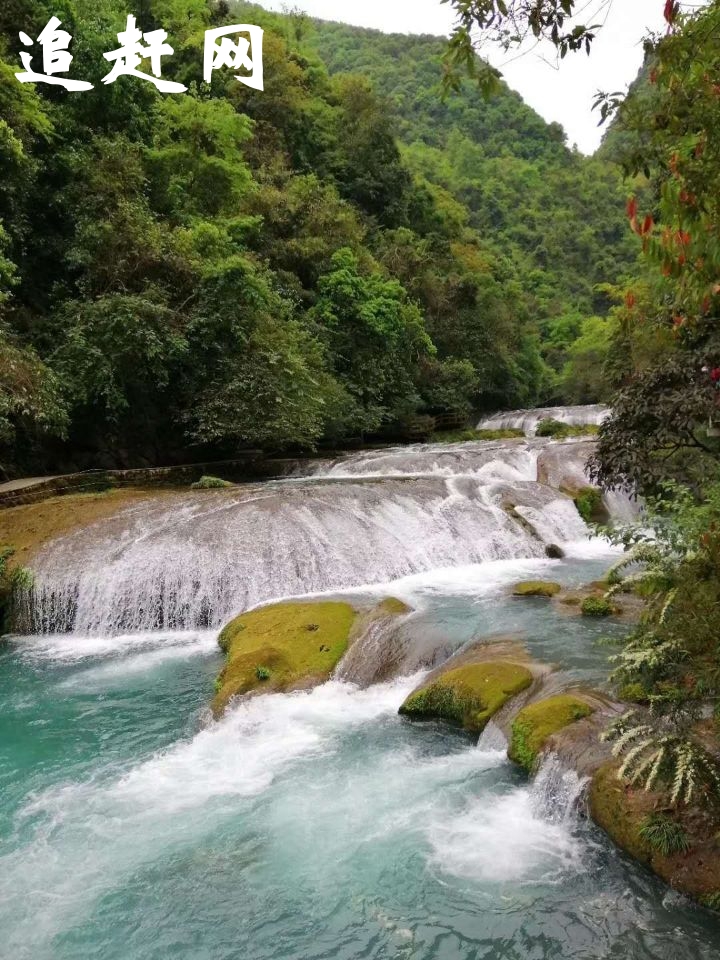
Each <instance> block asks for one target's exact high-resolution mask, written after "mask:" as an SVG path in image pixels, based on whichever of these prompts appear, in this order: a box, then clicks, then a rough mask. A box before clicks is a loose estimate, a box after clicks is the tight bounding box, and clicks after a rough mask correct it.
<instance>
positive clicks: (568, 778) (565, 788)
mask: <svg viewBox="0 0 720 960" xmlns="http://www.w3.org/2000/svg"><path fill="white" fill-rule="evenodd" d="M589 782H590V781H589V779H588V778H587V777H580V776H578V774H577V773H576V772H575V771H574V770H572V769H570V768H569V767H567V766H566V765H565V764H564V763H563V761H562V760H561V759H560V757H558V755H557V754H555V753H549V754H547V755H546V756H545V757H543V759H542V762H541V765H540V769H539V770H538V772H537V775H536V776H535V780H534V781H533V784H532V791H531V799H532V808H533V811H534V813H535V814H536V816H542V817H546V818H547V819H549V820H551V821H553V822H554V823H564V822H566V821H567V820H569V819H571V818H572V817H574V816H575V815H576V813H577V811H578V809H579V807H580V805H581V803H582V801H583V799H584V796H585V791H586V789H587V785H588V783H589Z"/></svg>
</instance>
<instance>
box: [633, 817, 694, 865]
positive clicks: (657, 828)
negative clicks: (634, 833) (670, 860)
mask: <svg viewBox="0 0 720 960" xmlns="http://www.w3.org/2000/svg"><path fill="white" fill-rule="evenodd" d="M638 832H639V835H640V837H641V839H643V840H644V841H645V842H646V843H647V844H648V845H649V846H650V847H652V849H653V850H655V851H657V853H659V854H661V855H662V856H663V857H671V856H672V855H673V854H674V853H687V851H688V850H689V849H690V840H689V839H688V835H687V833H686V832H685V830H684V829H683V828H682V826H681V825H680V824H679V823H676V822H675V821H674V820H673V819H672V818H671V817H668V816H667V815H666V814H664V813H654V814H651V816H649V817H646V818H645V819H644V820H643V822H642V823H641V824H640V829H639V831H638Z"/></svg>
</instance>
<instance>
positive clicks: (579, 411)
mask: <svg viewBox="0 0 720 960" xmlns="http://www.w3.org/2000/svg"><path fill="white" fill-rule="evenodd" d="M609 416H610V410H609V408H608V407H605V406H603V405H602V404H596V405H594V406H584V407H543V408H536V409H534V410H505V411H502V412H501V413H495V414H493V415H492V416H491V417H486V418H485V419H484V420H481V421H480V423H479V424H478V426H477V429H478V430H524V431H525V434H526V436H529V437H534V436H535V431H536V430H537V427H538V424H539V423H540V421H541V420H558V421H559V422H560V423H567V424H568V425H569V426H572V427H578V426H587V425H588V424H591V425H594V426H599V425H600V424H601V423H602V422H603V421H604V420H606V419H607V418H608V417H609Z"/></svg>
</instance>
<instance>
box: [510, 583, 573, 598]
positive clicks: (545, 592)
mask: <svg viewBox="0 0 720 960" xmlns="http://www.w3.org/2000/svg"><path fill="white" fill-rule="evenodd" d="M561 590H562V587H561V586H560V584H559V583H553V582H552V581H550V580H525V581H523V582H522V583H516V584H515V586H514V587H513V588H512V595H513V596H514V597H544V598H546V599H550V598H551V597H555V596H557V594H558V593H560V591H561Z"/></svg>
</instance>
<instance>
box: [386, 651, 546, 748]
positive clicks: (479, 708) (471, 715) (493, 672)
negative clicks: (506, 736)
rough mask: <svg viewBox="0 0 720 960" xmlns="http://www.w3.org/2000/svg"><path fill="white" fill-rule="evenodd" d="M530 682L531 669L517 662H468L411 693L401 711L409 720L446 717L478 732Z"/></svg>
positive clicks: (525, 688)
mask: <svg viewBox="0 0 720 960" xmlns="http://www.w3.org/2000/svg"><path fill="white" fill-rule="evenodd" d="M532 682H533V675H532V673H531V672H530V670H528V669H527V667H524V666H522V665H521V664H518V663H510V662H509V661H503V660H491V661H487V662H485V663H471V664H467V665H465V666H462V667H458V668H456V669H455V670H449V671H448V672H447V673H444V674H441V675H440V677H438V678H437V679H436V680H434V681H433V682H432V683H430V684H428V685H427V686H425V687H421V688H420V689H419V690H416V691H415V692H414V693H411V694H410V696H409V697H408V698H407V700H406V701H405V703H403V705H402V706H401V707H400V713H401V714H402V715H403V716H406V717H410V719H412V720H445V721H446V722H448V723H451V724H453V725H454V726H458V727H463V729H465V730H469V731H470V732H472V733H481V732H482V731H483V730H484V729H485V727H486V725H487V723H488V721H489V720H490V719H491V718H492V717H493V716H494V715H495V714H496V713H497V712H498V710H500V708H501V707H503V706H504V705H505V704H506V703H507V702H508V700H510V699H511V697H515V696H517V695H518V694H519V693H522V692H523V690H527V688H528V687H529V686H530V685H531V684H532Z"/></svg>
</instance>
